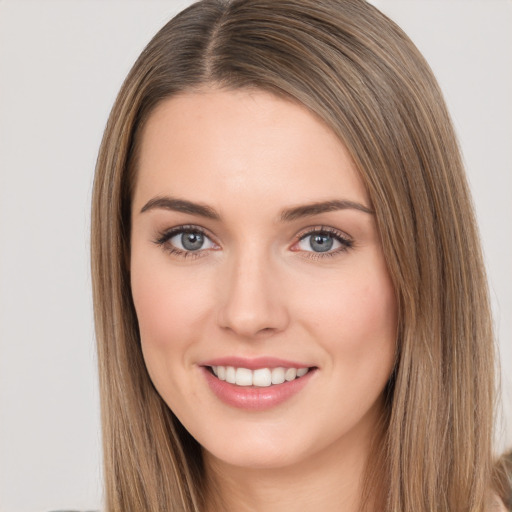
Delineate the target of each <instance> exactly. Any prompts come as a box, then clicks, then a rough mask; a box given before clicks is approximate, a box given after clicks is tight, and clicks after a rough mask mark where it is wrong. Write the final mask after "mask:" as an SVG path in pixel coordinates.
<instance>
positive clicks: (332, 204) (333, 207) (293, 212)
mask: <svg viewBox="0 0 512 512" xmlns="http://www.w3.org/2000/svg"><path fill="white" fill-rule="evenodd" d="M337 210H359V211H361V212H364V213H368V214H369V215H373V214H374V211H373V210H371V209H370V208H368V207H367V206H364V205H363V204H361V203H357V202H355V201H348V200H346V199H335V200H333V201H323V202H319V203H311V204H305V205H303V206H296V207H293V208H287V209H286V210H283V211H282V212H281V216H280V218H281V221H282V222H291V221H294V220H297V219H300V218H302V217H311V216H313V215H319V214H320V213H326V212H334V211H337Z"/></svg>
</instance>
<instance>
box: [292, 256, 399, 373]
mask: <svg viewBox="0 0 512 512" xmlns="http://www.w3.org/2000/svg"><path fill="white" fill-rule="evenodd" d="M304 306H305V307H304V308H303V310H302V315H303V317H306V315H307V318H309V319H310V322H309V325H308V330H309V331H310V333H311V334H312V335H314V336H315V337H316V338H317V339H318V342H319V343H321V344H322V345H324V348H325V349H326V350H328V351H329V352H331V353H333V354H339V355H340V356H341V357H340V358H339V361H341V362H342V363H343V364H346V365H347V366H350V365H353V364H355V363H357V364H358V365H360V364H365V365H366V364H368V365H373V364H378V361H379V359H380V360H381V362H382V363H384V362H388V361H390V360H392V359H393V358H394V352H395V344H396V331H397V307H396V298H395V293H394V289H393V286H392V283H391V280H390V278H389V276H388V273H387V271H386V269H385V267H383V266H382V265H380V266H377V265H373V266H372V265H369V264H367V265H362V268H361V270H358V269H354V268H352V269H351V271H350V273H347V274H346V275H343V274H342V273H340V274H339V276H337V277H336V278H335V279H333V280H331V281H330V282H329V285H328V286H325V287H324V288H323V289H322V290H320V289H316V290H315V291H313V293H311V292H310V293H309V294H308V296H307V304H304ZM383 358H384V359H383Z"/></svg>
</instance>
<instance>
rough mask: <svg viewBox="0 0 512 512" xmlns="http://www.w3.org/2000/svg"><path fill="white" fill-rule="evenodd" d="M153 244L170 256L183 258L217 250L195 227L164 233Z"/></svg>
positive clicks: (200, 230) (184, 227) (203, 233)
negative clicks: (208, 250)
mask: <svg viewBox="0 0 512 512" xmlns="http://www.w3.org/2000/svg"><path fill="white" fill-rule="evenodd" d="M155 243H156V244H157V245H160V246H162V247H163V248H164V249H165V250H167V251H168V252H170V253H171V254H175V255H178V256H183V257H186V256H189V255H192V254H194V253H195V254H194V255H199V254H201V253H202V251H205V250H207V249H217V248H218V245H217V244H215V243H214V242H213V241H212V240H211V238H210V237H208V236H207V235H206V233H205V232H204V231H203V230H202V229H200V228H198V227H196V226H180V227H177V228H173V229H170V230H168V231H165V232H164V233H162V234H161V235H160V236H159V237H158V238H157V239H156V240H155Z"/></svg>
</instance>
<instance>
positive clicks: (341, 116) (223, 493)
mask: <svg viewBox="0 0 512 512" xmlns="http://www.w3.org/2000/svg"><path fill="white" fill-rule="evenodd" d="M92 223H93V226H92V230H93V233H92V258H93V261H92V266H93V287H94V300H95V312H96V326H97V327H96V328H97V338H98V350H99V364H100V380H101V393H102V410H103V413H102V414H103V429H104V431H103V434H104V450H105V477H106V508H107V510H108V511H109V512H110V511H124V512H126V511H130V510H133V511H135V510H137V511H139V510H147V511H157V510H159V511H160V510H184V511H185V510H186V511H192V510H194V511H213V510H236V511H241V510H263V509H265V510H281V509H283V508H284V506H299V507H300V508H301V509H303V510H313V509H317V508H321V509H323V510H346V511H352V510H354V511H355V510H389V511H397V510H401V511H406V510H414V511H427V510H439V511H448V510H449V511H459V510H460V511H462V510H475V511H477V510H494V509H497V510H499V508H497V507H499V506H500V504H499V503H497V500H496V498H495V494H494V490H493V488H494V484H493V475H492V442H491V440H492V426H493V404H494V391H493V389H494V361H493V335H492V326H491V319H490V311H489V304H488V296H487V289H486V282H485V272H484V269H483V264H482V258H481V253H480V248H479V243H478V236H477V230H476V227H475V221H474V216H473V212H472V208H471V202H470V198H469V193H468V189H467V184H466V181H465V177H464V172H463V168H462V163H461V159H460V155H459V151H458V147H457V143H456V140H455V136H454V133H453V129H452V126H451V123H450V120H449V116H448V114H447V111H446V108H445V106H444V102H443V99H442V96H441V93H440V91H439V89H438V86H437V84H436V82H435V79H434V78H433V76H432V73H431V71H430V70H429V68H428V65H427V64H426V63H425V61H424V60H423V58H422V57H421V55H420V54H419V52H418V51H417V49H416V48H415V47H414V45H413V44H412V43H411V42H410V40H409V39H408V38H407V37H406V36H405V34H403V32H402V31H401V30H400V29H399V28H398V27H397V26H396V25H394V24H393V23H392V22H391V21H390V20H388V19H387V18H386V17H385V16H383V15H382V14H381V13H380V12H379V11H377V10H376V9H375V8H374V7H372V6H370V5H368V4H366V3H365V2H363V1H356V0H347V1H333V0H322V1H317V0H315V1H313V0H311V1H309V0H306V1H304V0H300V1H299V0H297V1H286V2H275V1H268V0H267V1H265V0H252V1H233V2H225V1H203V2H199V3H197V4H194V5H193V6H191V7H190V8H188V9H186V10H185V11H183V12H182V13H181V14H180V15H178V16H177V17H176V18H174V19H173V20H171V21H170V22H169V23H168V24H167V25H166V26H165V27H164V28H163V29H162V30H161V31H160V32H159V33H158V34H157V35H156V36H155V37H154V39H153V40H152V41H151V42H150V43H149V45H148V46H147V48H146V49H145V50H144V52H143V53H142V55H141V56H140V57H139V59H138V61H137V62H136V64H135V65H134V67H133V69H132V70H131V72H130V74H129V75H128V77H127V79H126V81H125V83H124V85H123V87H122V89H121V92H120V93H119V96H118V99H117V101H116V104H115V105H114V108H113V111H112V113H111V116H110V119H109V122H108V125H107V128H106V132H105V136H104V139H103V143H102V146H101V149H100V155H99V158H98V164H97V174H96V179H95V187H94V197H93V220H92Z"/></svg>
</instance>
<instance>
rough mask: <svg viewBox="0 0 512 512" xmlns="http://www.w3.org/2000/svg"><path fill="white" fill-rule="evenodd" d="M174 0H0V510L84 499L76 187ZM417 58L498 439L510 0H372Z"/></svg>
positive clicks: (504, 351) (89, 480) (82, 215)
mask: <svg viewBox="0 0 512 512" xmlns="http://www.w3.org/2000/svg"><path fill="white" fill-rule="evenodd" d="M189 3H190V2H188V1H185V0H184V1H178V0H175V1H173V0H165V1H164V0H146V1H143V0H103V1H100V0H88V1H85V0H61V1H58V0H10V1H9V0H0V512H14V511H16V512H36V511H38V512H39V511H48V510H58V509H64V508H67V509H82V510H86V509H98V508H99V507H100V504H101V493H102V491H101V477H100V474H101V454H100V431H99V414H98V412H99V411H98V409H99V407H98V397H97V385H96V368H95V349H94V335H93V325H92V306H91V298H90V295H91V294H90V276H89V258H88V250H89V242H88V237H89V234H88V230H89V202H90V191H91V184H92V178H93V169H94V164H95V159H96V154H97V150H98V146H99V143H100V139H101V135H102V132H103V128H104V126H105V122H106V119H107V116H108V113H109V110H110V107H111V106H112V103H113V101H114V98H115V95H116V93H117V91H118V89H119V87H120V85H121V82H122V80H123V79H124V77H125V75H126V73H127V72H128V70H129V68H130V66H131V64H132V63H133V62H134V60H135V58H136V57H137V56H138V54H139V53H140V51H141V50H142V49H143V47H144V45H145V44H146V43H147V42H148V41H149V39H150V38H151V37H152V36H153V35H154V33H155V32H156V31H157V30H158V29H159V28H160V27H161V26H162V25H163V24H164V23H165V22H166V21H167V20H168V19H169V18H170V17H172V15H173V14H174V13H176V12H177V11H178V10H181V8H183V7H184V6H186V5H188V4H189ZM373 3H375V4H376V5H377V6H378V7H380V8H381V9H382V10H383V11H384V12H385V13H387V14H388V15H390V16H391V17H392V18H393V19H395V21H397V22H398V23H399V24H400V25H401V26H402V27H403V28H404V29H405V31H406V32H407V33H408V34H409V35H410V36H411V38H412V39H413V40H414V41H415V42H416V44H417V45H418V47H419V48H420V50H421V51H423V53H424V55H425V56H426V57H427V60H429V62H430V64H431V66H432V68H433V69H434V72H435V73H436V75H437V77H438V79H439V81H440V83H441V86H442V88H443V90H444V91H445V95H446V98H447V101H448V105H449V108H450V111H451V113H452V116H453V118H454V122H455V125H456V129H457V131H458V134H459V137H460V142H461V146H462V149H463V152H464V155H465V160H466V163H467V169H468V174H469V179H470V182H471V185H472V189H473V193H474V199H475V205H476V209H477V214H478V217H479V221H480V226H481V231H482V240H483V244H484V250H485V255H486V262H487V266H488V272H489V277H490V283H491V290H492V297H493V307H494V314H495V320H496V327H497V334H498V337H499V343H500V347H501V348H500V350H501V357H502V363H503V367H504V373H505V377H504V382H503V388H504V389H503V393H504V403H505V411H506V412H505V416H506V420H507V422H506V423H505V422H504V421H500V425H501V426H500V428H499V432H498V436H497V439H498V442H499V446H500V447H501V448H503V447H505V446H510V445H511V444H512V430H511V427H512V408H511V407H510V403H511V400H512V344H511V338H512V325H511V324H512V276H511V263H510V262H512V230H511V225H512V222H511V221H512V201H511V200H510V197H511V192H512V173H511V170H512V169H511V167H512V154H511V153H512V151H511V147H512V142H511V141H512V99H511V94H510V91H512V30H511V27H512V2H511V1H509V0H496V1H493V0H480V1H477V0H401V1H400V0H375V1H374V2H373Z"/></svg>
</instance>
